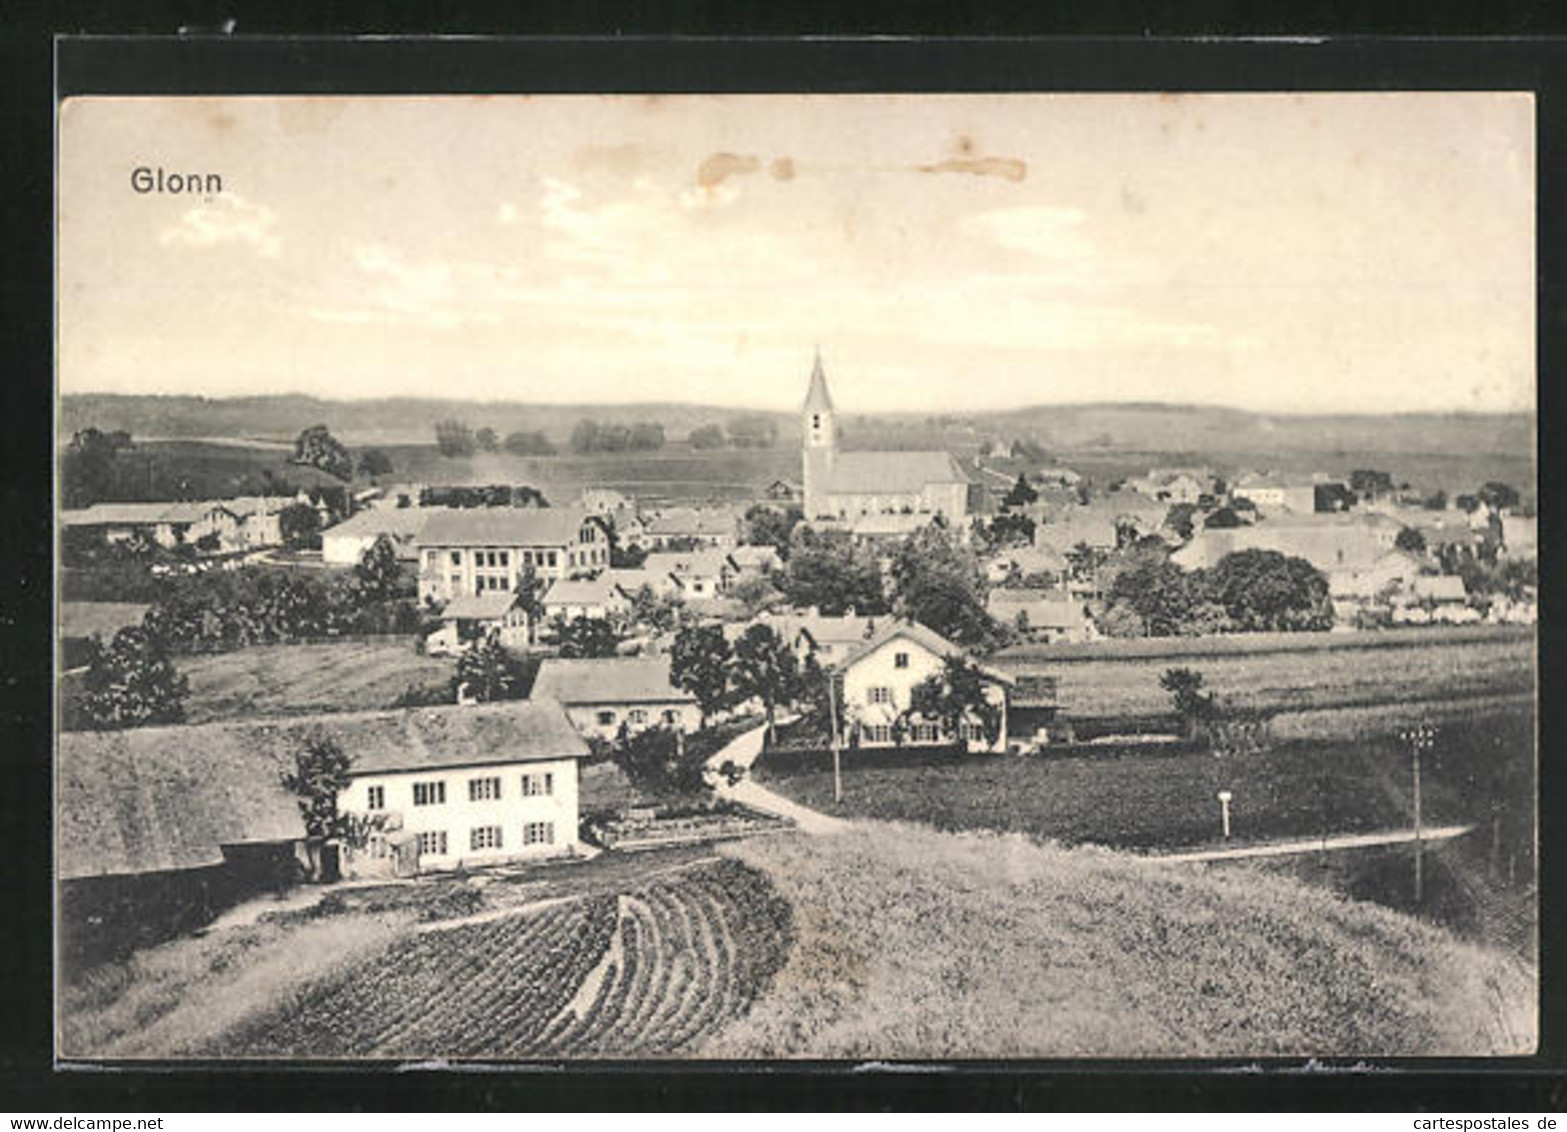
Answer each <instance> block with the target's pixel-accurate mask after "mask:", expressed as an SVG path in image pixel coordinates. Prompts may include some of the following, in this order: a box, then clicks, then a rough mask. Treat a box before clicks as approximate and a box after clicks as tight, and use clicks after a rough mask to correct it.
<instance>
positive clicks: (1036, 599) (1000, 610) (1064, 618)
mask: <svg viewBox="0 0 1567 1132" xmlns="http://www.w3.org/2000/svg"><path fill="white" fill-rule="evenodd" d="M986 607H987V609H988V610H989V612H990V615H991V616H992V617H994V618H996V619H997V620H1001V621H1008V622H1010V621H1012V620H1014V619H1015V618H1016V617H1017V615H1018V614H1019V613H1021V614H1023V615H1024V616H1025V617H1027V618H1028V623H1029V625H1030V627H1032V628H1035V629H1083V628H1086V627H1087V625H1088V615H1087V614H1085V613H1084V612H1083V603H1082V602H1080V601H1076V600H1073V599H1072V598H1069V597H1052V596H1049V595H1047V594H1044V593H1041V592H1040V591H1039V590H1024V589H994V590H991V591H990V598H989V600H988V602H987V606H986Z"/></svg>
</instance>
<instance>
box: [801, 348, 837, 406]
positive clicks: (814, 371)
mask: <svg viewBox="0 0 1567 1132" xmlns="http://www.w3.org/2000/svg"><path fill="white" fill-rule="evenodd" d="M805 411H806V412H807V413H814V412H827V413H830V412H832V398H831V397H830V396H829V395H828V393H827V374H826V373H825V372H823V370H822V355H821V351H820V350H818V351H817V352H816V364H815V365H814V366H812V367H811V388H810V390H809V391H808V392H807V393H806V394H805Z"/></svg>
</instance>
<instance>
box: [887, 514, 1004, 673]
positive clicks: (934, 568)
mask: <svg viewBox="0 0 1567 1132" xmlns="http://www.w3.org/2000/svg"><path fill="white" fill-rule="evenodd" d="M891 574H892V598H893V610H894V611H895V612H896V613H898V614H899V615H900V616H902V617H907V618H908V619H909V620H911V621H918V622H919V623H920V624H922V625H925V626H926V627H928V628H931V629H934V630H935V631H936V632H938V633H940V634H941V635H942V636H943V637H946V638H947V639H948V640H949V641H953V642H954V643H956V644H959V645H962V646H963V647H964V648H971V649H985V648H989V647H991V646H993V645H995V644H996V643H997V642H998V640H999V639H1000V637H1001V636H1002V635H1003V633H1002V631H1001V628H1000V627H999V626H997V624H996V622H995V621H993V620H992V619H991V617H990V614H989V613H988V612H986V609H985V597H984V594H985V588H984V585H985V583H984V577H983V575H982V574H981V573H980V568H979V561H978V560H977V559H976V558H975V557H974V554H973V552H972V551H970V550H969V549H968V548H966V547H963V546H960V545H958V543H957V542H956V540H954V539H953V538H952V537H951V536H950V535H949V534H948V533H947V531H945V530H944V529H942V528H941V527H938V526H936V525H934V524H932V525H931V526H928V527H926V528H925V529H924V530H921V531H917V532H916V533H914V534H912V535H910V536H909V537H908V538H906V539H904V540H903V542H902V543H901V544H900V545H899V547H898V550H897V552H896V553H895V554H894V555H893V559H892V571H891Z"/></svg>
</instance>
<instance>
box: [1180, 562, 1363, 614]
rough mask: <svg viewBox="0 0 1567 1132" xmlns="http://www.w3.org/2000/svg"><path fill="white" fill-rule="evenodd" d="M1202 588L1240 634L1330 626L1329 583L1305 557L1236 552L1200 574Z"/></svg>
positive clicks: (1331, 610)
mask: <svg viewBox="0 0 1567 1132" xmlns="http://www.w3.org/2000/svg"><path fill="white" fill-rule="evenodd" d="M1202 584H1203V588H1204V589H1205V591H1206V593H1207V594H1208V595H1209V596H1211V598H1212V600H1214V601H1216V602H1218V603H1219V604H1220V605H1222V606H1223V607H1224V609H1225V612H1226V613H1227V614H1228V615H1229V617H1230V620H1231V621H1233V622H1234V624H1235V628H1236V629H1238V630H1239V631H1241V632H1268V631H1281V630H1282V631H1295V630H1319V629H1330V628H1332V627H1333V605H1332V602H1331V601H1330V600H1329V599H1328V580H1327V578H1326V577H1325V576H1324V575H1323V574H1322V572H1321V571H1320V570H1318V569H1317V568H1316V567H1315V566H1313V565H1312V564H1311V563H1310V562H1308V561H1306V560H1305V559H1304V558H1287V557H1285V556H1284V555H1283V554H1280V553H1279V552H1278V551H1276V550H1241V551H1237V552H1235V553H1234V554H1226V555H1225V556H1224V557H1223V558H1221V559H1220V560H1219V561H1218V563H1217V564H1216V565H1215V566H1214V567H1213V569H1211V570H1208V571H1205V572H1203V577H1202Z"/></svg>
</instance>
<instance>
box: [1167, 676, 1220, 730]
mask: <svg viewBox="0 0 1567 1132" xmlns="http://www.w3.org/2000/svg"><path fill="white" fill-rule="evenodd" d="M1202 684H1203V680H1202V673H1201V672H1197V671H1194V670H1193V669H1190V668H1167V669H1165V670H1164V674H1163V675H1162V676H1160V677H1159V687H1161V688H1163V689H1164V690H1165V691H1166V692H1169V693H1170V700H1171V702H1172V704H1173V705H1174V707H1175V713H1176V714H1177V715H1179V716H1180V717H1181V727H1182V729H1183V730H1184V731H1185V732H1186V737H1187V738H1188V739H1190V738H1194V737H1195V736H1196V735H1197V732H1198V730H1199V728H1201V727H1202V726H1203V725H1204V724H1206V723H1208V722H1210V721H1211V720H1212V719H1213V718H1214V717H1215V716H1216V715H1217V714H1218V711H1219V707H1218V701H1217V698H1216V697H1215V696H1214V694H1213V693H1212V692H1204V691H1203V690H1202Z"/></svg>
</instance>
